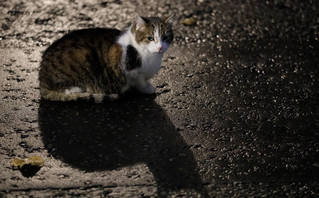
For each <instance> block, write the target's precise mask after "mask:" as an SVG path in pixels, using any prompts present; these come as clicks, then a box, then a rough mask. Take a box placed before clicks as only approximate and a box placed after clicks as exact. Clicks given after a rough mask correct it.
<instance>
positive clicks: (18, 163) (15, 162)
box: [12, 158, 25, 168]
mask: <svg viewBox="0 0 319 198" xmlns="http://www.w3.org/2000/svg"><path fill="white" fill-rule="evenodd" d="M12 165H13V166H14V167H19V168H21V167H22V166H23V165H25V160H23V159H19V158H13V159H12Z"/></svg>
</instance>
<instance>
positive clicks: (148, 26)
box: [131, 14, 175, 54]
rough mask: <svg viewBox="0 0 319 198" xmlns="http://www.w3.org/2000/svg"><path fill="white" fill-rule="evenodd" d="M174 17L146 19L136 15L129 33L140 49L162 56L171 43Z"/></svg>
mask: <svg viewBox="0 0 319 198" xmlns="http://www.w3.org/2000/svg"><path fill="white" fill-rule="evenodd" d="M174 15H175V14H172V15H170V16H169V17H166V18H158V17H149V18H146V17H141V16H139V15H136V16H135V21H134V23H133V25H132V27H131V31H132V34H133V36H134V37H135V41H136V43H137V44H138V45H139V46H140V49H142V50H143V51H147V52H149V53H154V54H163V53H164V52H165V51H166V50H167V49H168V47H169V45H170V44H171V43H172V42H173V38H174V34H173V29H172V27H173V21H174Z"/></svg>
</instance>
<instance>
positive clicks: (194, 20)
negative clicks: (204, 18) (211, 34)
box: [182, 17, 196, 25]
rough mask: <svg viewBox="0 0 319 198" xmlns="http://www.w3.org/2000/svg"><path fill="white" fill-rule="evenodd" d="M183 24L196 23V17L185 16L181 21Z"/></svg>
mask: <svg viewBox="0 0 319 198" xmlns="http://www.w3.org/2000/svg"><path fill="white" fill-rule="evenodd" d="M182 23H183V24H184V25H194V24H195V23H196V19H194V18H193V17H189V18H186V19H184V20H183V21H182Z"/></svg>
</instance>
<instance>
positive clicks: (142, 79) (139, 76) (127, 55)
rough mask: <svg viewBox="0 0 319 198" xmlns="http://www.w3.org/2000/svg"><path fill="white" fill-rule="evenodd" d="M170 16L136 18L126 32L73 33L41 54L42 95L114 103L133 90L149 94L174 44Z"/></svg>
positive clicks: (67, 99) (151, 92)
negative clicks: (151, 81)
mask: <svg viewBox="0 0 319 198" xmlns="http://www.w3.org/2000/svg"><path fill="white" fill-rule="evenodd" d="M174 15H175V14H172V15H170V16H168V17H166V18H159V17H141V16H139V15H136V16H135V20H134V21H133V23H132V24H131V25H130V27H129V28H127V29H126V30H124V31H120V30H117V29H108V28H91V29H82V30H75V31H73V32H70V33H68V34H66V35H65V36H63V37H62V38H60V39H58V40H57V41H55V42H53V44H52V45H51V46H49V47H48V48H47V49H46V50H45V51H44V53H43V56H42V61H41V64H40V70H39V82H40V95H41V98H42V99H46V100H52V101H72V100H79V99H81V100H83V99H84V100H90V99H94V100H95V102H97V103H100V102H103V101H104V100H105V99H110V100H115V99H117V98H118V97H119V96H120V95H121V94H123V93H124V92H126V91H127V90H129V89H131V88H135V89H136V90H137V91H138V92H141V93H143V94H153V93H155V90H156V88H155V87H154V86H153V85H152V84H151V83H150V81H149V80H150V79H151V78H152V77H153V76H154V75H155V74H156V73H157V72H158V71H159V69H160V66H161V61H162V58H163V54H164V52H166V51H167V49H168V48H169V46H170V45H171V44H172V42H173V38H174V34H173V29H172V27H173V21H174Z"/></svg>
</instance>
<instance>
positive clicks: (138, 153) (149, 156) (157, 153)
mask: <svg viewBox="0 0 319 198" xmlns="http://www.w3.org/2000/svg"><path fill="white" fill-rule="evenodd" d="M154 97H155V96H154ZM154 97H150V96H148V97H146V96H140V95H136V94H133V95H132V94H128V95H127V96H125V97H123V98H122V99H120V100H119V101H116V102H112V103H106V104H94V103H89V102H67V103H62V102H48V101H41V103H40V108H39V126H40V130H41V133H42V137H43V141H44V144H45V147H46V148H47V150H48V151H49V153H50V154H52V156H53V157H55V158H57V159H60V160H62V161H64V162H66V163H68V164H70V165H71V166H73V167H75V168H78V169H81V170H85V171H102V170H114V169H117V168H120V167H123V166H129V165H130V166H131V165H134V164H138V163H145V164H146V165H147V166H148V168H149V169H150V171H151V172H152V173H153V176H154V178H155V180H156V182H157V186H158V188H160V189H161V190H169V191H170V190H175V189H186V188H187V189H196V190H197V191H201V192H203V191H204V190H203V184H202V181H201V179H200V176H199V174H198V173H197V170H196V169H197V165H196V161H195V159H194V156H193V153H192V152H191V151H190V150H189V146H188V145H187V144H186V143H185V141H184V139H183V138H182V136H181V135H180V134H179V131H177V130H176V128H175V126H174V125H173V124H172V122H171V121H170V119H169V117H168V116H167V115H166V113H165V111H164V110H163V109H162V108H161V107H160V106H159V105H158V104H156V102H155V101H154ZM204 194H205V193H204Z"/></svg>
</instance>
